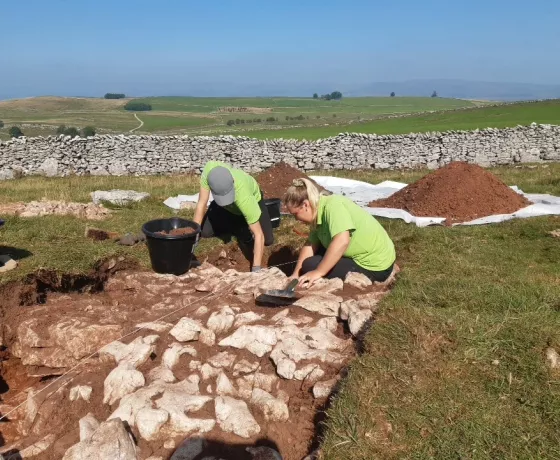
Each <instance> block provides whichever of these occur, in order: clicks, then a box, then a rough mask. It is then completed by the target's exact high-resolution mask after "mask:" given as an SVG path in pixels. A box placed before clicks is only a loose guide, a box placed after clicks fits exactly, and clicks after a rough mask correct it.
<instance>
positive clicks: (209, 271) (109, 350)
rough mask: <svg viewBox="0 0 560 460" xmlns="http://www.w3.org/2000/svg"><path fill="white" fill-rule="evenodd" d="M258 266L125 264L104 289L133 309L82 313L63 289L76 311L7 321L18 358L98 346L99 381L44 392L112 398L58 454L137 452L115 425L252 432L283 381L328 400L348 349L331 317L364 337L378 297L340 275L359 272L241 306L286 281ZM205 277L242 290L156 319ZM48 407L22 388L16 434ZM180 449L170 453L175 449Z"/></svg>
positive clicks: (284, 416) (33, 428)
mask: <svg viewBox="0 0 560 460" xmlns="http://www.w3.org/2000/svg"><path fill="white" fill-rule="evenodd" d="M263 272H264V273H262V272H259V273H251V274H247V273H237V272H235V271H231V270H228V271H227V272H222V271H221V270H218V269H216V268H215V267H213V266H211V265H209V264H206V263H204V264H203V265H202V266H201V267H199V268H197V269H193V270H190V271H189V273H188V274H187V275H184V276H182V277H172V276H167V275H163V276H162V275H156V274H145V273H134V274H124V273H123V274H119V275H117V276H115V277H114V278H112V279H111V280H110V281H109V282H108V283H107V289H106V293H108V295H111V293H112V292H119V290H123V291H125V292H127V301H129V302H130V306H131V307H132V308H131V310H127V308H128V307H127V305H124V304H119V303H116V304H114V308H113V309H112V310H111V314H110V315H109V314H107V306H106V305H104V304H102V303H96V301H95V299H90V300H89V301H88V304H87V306H86V307H87V309H88V315H89V316H82V313H80V312H82V311H83V310H84V308H83V307H81V306H80V305H79V304H76V302H75V301H74V300H73V299H72V298H68V300H67V302H68V304H69V305H72V306H73V308H75V311H76V317H75V318H74V317H73V318H64V319H61V320H59V321H53V322H52V324H50V325H49V326H48V327H47V328H46V329H45V328H41V327H40V325H41V324H42V323H44V322H45V318H50V317H51V316H49V315H52V314H53V313H52V307H51V306H46V307H38V308H37V310H36V311H35V312H34V315H33V317H32V318H26V317H22V319H21V320H20V322H19V323H18V324H16V325H7V326H6V327H7V328H8V329H9V332H10V333H12V334H13V335H14V336H15V338H16V339H15V342H14V345H17V346H15V351H16V352H17V353H18V354H19V355H20V356H21V357H22V361H23V360H25V362H33V363H36V365H38V366H51V367H65V366H70V365H73V364H74V363H76V362H77V361H78V360H79V359H80V358H81V357H84V356H88V354H91V353H92V352H93V351H94V350H95V349H99V353H98V354H97V355H96V356H95V357H94V358H93V360H92V361H93V363H92V365H93V366H94V368H95V363H98V364H99V365H103V366H105V367H104V368H105V369H107V370H106V371H105V372H106V373H105V374H104V377H105V380H104V382H103V388H98V387H95V386H93V387H92V386H91V385H89V384H88V385H85V384H79V385H74V386H72V387H70V388H67V389H65V388H64V387H63V386H61V387H60V388H59V389H58V390H56V391H55V392H54V394H53V395H51V396H49V401H51V402H52V404H55V405H56V404H60V401H64V400H66V401H68V400H70V401H82V404H83V401H86V402H87V401H95V400H96V399H95V396H96V395H97V394H98V393H96V392H97V391H99V394H101V392H103V393H102V395H103V404H104V405H106V406H108V407H109V406H112V407H110V408H109V409H110V410H109V412H108V413H110V415H109V416H108V418H107V420H106V421H102V420H99V421H97V420H96V419H95V417H93V415H92V414H88V415H87V416H85V417H83V418H82V419H81V420H80V422H79V424H78V425H79V430H80V442H79V443H78V444H76V445H74V446H72V447H70V448H69V449H68V450H67V452H66V454H65V457H64V458H66V459H67V460H73V459H77V458H94V457H88V455H93V452H94V451H100V452H104V450H103V449H108V448H109V446H112V447H111V448H112V449H113V450H114V452H116V453H117V454H118V455H121V452H122V457H118V458H123V459H128V458H137V457H136V455H138V453H137V450H136V444H135V443H134V442H132V444H130V437H129V434H128V433H126V431H125V432H124V433H125V434H126V435H125V434H123V429H121V428H122V427H123V426H124V425H123V424H126V425H127V426H129V427H130V428H131V429H132V430H133V431H134V432H135V433H137V436H139V437H140V438H142V439H143V440H145V441H146V442H159V443H164V442H166V441H167V442H168V444H169V445H171V444H170V443H171V441H173V440H177V439H178V438H180V437H182V438H185V437H188V436H203V435H204V433H208V432H210V431H213V430H221V431H224V432H227V433H232V434H234V435H236V436H239V437H241V438H244V439H249V438H253V437H255V436H257V435H258V434H259V433H261V430H262V429H263V427H261V426H260V425H259V421H260V423H262V420H265V421H266V422H268V423H287V422H289V420H290V410H291V408H290V404H289V403H290V391H289V388H291V387H290V386H289V385H290V384H295V385H297V386H298V387H301V388H307V389H308V391H309V392H310V393H312V395H313V397H315V398H326V397H328V396H329V395H330V393H331V391H332V388H333V387H334V386H335V385H336V383H337V382H338V380H339V378H340V372H341V370H342V369H343V367H344V366H345V365H346V364H347V363H348V361H349V360H350V359H351V358H352V356H353V353H354V344H353V341H352V339H351V338H349V337H348V336H345V335H344V334H343V332H342V331H343V326H342V324H341V325H339V321H347V323H348V327H349V330H350V332H351V333H352V334H353V335H355V336H357V335H359V334H361V333H362V332H363V328H364V326H365V325H366V324H368V322H369V321H370V320H371V318H372V316H373V312H374V310H375V309H376V308H377V304H378V302H379V300H380V299H381V297H382V296H383V295H385V294H384V293H377V292H368V288H370V287H371V286H365V284H367V283H365V282H363V280H360V277H357V278H355V277H351V278H350V281H349V280H348V279H347V280H346V284H352V283H354V282H355V281H356V279H358V281H359V283H361V285H364V286H363V289H364V290H363V293H361V294H357V295H356V294H355V295H353V298H350V299H349V298H347V297H344V296H343V295H342V291H340V289H341V288H343V286H344V284H343V281H342V280H340V279H339V280H329V281H326V282H324V283H320V284H321V289H320V290H311V291H309V292H304V294H303V295H302V296H301V298H299V299H298V300H297V301H295V302H294V304H293V305H292V306H289V307H287V308H286V307H282V308H279V309H278V311H275V309H268V308H259V309H257V310H256V311H251V310H248V309H247V306H246V303H245V300H241V299H243V296H245V295H246V294H247V293H250V294H251V296H254V295H256V291H255V289H254V284H253V286H251V283H257V284H258V283H263V284H262V286H261V287H263V286H265V285H266V288H267V289H268V288H269V287H270V285H269V284H267V283H273V282H277V283H278V286H279V287H282V286H284V285H285V278H286V276H285V275H284V274H283V273H281V272H280V273H279V272H278V271H276V270H274V269H269V270H263ZM209 276H210V277H212V278H214V279H216V280H218V282H220V283H221V282H224V279H229V280H235V281H234V283H235V289H236V290H238V291H239V293H235V292H229V293H228V294H227V295H226V296H221V295H220V296H218V298H219V299H220V300H223V302H224V303H222V304H220V303H216V302H213V303H208V306H196V307H195V306H193V308H192V310H185V311H182V312H181V313H180V315H182V317H180V316H179V315H176V316H174V317H170V318H167V321H154V320H153V318H154V317H158V316H162V315H161V313H159V311H168V310H169V311H173V310H175V309H176V308H177V307H176V305H177V300H176V299H182V300H181V301H183V302H185V301H184V298H189V299H190V296H191V295H192V292H193V290H194V289H196V285H197V284H200V283H201V282H203V280H204V279H205V278H206V279H207V277H209ZM228 282H231V281H228ZM352 286H354V287H355V284H352ZM238 288H239V289H238ZM259 289H260V288H259ZM170 292H174V293H175V294H173V295H172V294H170ZM173 296H176V297H173ZM137 298H142V299H143V300H145V299H149V302H152V305H153V306H154V307H152V308H148V309H147V310H142V309H137V308H136V307H135V305H136V304H137V302H136V300H135V299H137ZM174 299H175V300H174ZM215 300H217V301H220V300H218V299H215ZM208 301H209V300H208ZM155 306H158V308H157V309H156V308H155ZM167 309H168V310H167ZM305 313H306V314H305ZM195 318H196V319H195ZM168 321H169V322H168ZM121 322H122V324H123V325H124V324H126V323H127V322H128V323H129V324H130V325H132V326H135V327H136V328H138V329H140V330H139V331H136V332H135V334H136V335H135V336H134V338H131V339H128V340H126V341H124V339H123V340H122V341H121V340H118V338H119V337H122V336H123V335H124V333H125V332H127V331H128V330H129V329H128V328H125V327H123V326H120V324H121ZM110 340H113V341H110ZM90 341H91V342H90ZM107 342H109V343H108V344H107V345H105V346H102V345H103V344H106V343H107ZM43 350H44V351H43ZM53 365H56V366H53ZM290 380H293V381H294V382H293V383H291V382H289V381H290ZM201 388H202V390H201ZM45 404H46V402H45V400H44V399H43V398H42V397H39V396H37V397H36V396H35V393H33V392H31V393H30V394H29V395H28V403H27V409H26V413H25V417H23V419H22V420H21V427H22V433H27V434H29V435H31V434H33V435H43V434H45V433H44V432H43V431H42V430H44V429H45V427H46V426H48V419H49V415H50V414H51V412H52V410H51V409H50V406H48V405H47V406H46V405H45ZM73 404H78V403H77V402H75V403H73ZM90 407H93V406H90ZM255 416H257V418H255ZM257 419H258V420H259V421H257ZM107 426H110V427H111V433H108V430H107ZM102 444H103V445H102ZM116 444H118V446H117V447H115V445H116ZM119 449H120V450H119ZM180 449H182V448H180ZM180 449H178V450H180ZM183 450H184V449H183ZM195 450H196V449H195ZM117 454H115V455H117ZM80 455H82V457H80ZM158 455H159V453H158ZM178 455H179V454H177V455H176V456H175V457H174V458H182V457H180V456H178ZM154 457H157V455H154ZM111 458H113V457H111ZM115 458H117V457H115Z"/></svg>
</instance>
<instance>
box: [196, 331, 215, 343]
mask: <svg viewBox="0 0 560 460" xmlns="http://www.w3.org/2000/svg"><path fill="white" fill-rule="evenodd" d="M198 341H199V342H200V343H202V344H203V345H206V346H207V347H213V346H214V345H215V344H216V334H214V331H211V330H210V329H206V328H205V327H203V328H202V330H201V331H200V335H199V336H198Z"/></svg>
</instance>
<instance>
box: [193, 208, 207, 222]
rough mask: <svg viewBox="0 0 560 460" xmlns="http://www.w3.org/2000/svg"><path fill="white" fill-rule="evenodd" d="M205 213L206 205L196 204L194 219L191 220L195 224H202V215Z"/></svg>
mask: <svg viewBox="0 0 560 460" xmlns="http://www.w3.org/2000/svg"><path fill="white" fill-rule="evenodd" d="M205 212H206V205H205V204H202V205H201V204H200V203H197V205H196V208H195V210H194V217H193V220H194V221H195V222H196V223H197V224H199V225H200V224H202V219H203V218H204V213H205Z"/></svg>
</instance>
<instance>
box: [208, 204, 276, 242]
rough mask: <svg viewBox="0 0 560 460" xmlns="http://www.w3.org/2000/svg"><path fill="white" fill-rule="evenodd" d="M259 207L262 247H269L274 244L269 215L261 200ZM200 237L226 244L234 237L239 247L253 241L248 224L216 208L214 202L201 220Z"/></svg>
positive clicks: (238, 217) (218, 207) (225, 210)
mask: <svg viewBox="0 0 560 460" xmlns="http://www.w3.org/2000/svg"><path fill="white" fill-rule="evenodd" d="M259 207H260V208H261V217H260V219H259V223H260V224H261V228H262V231H263V233H264V245H265V246H270V245H271V244H272V243H274V234H273V233H272V223H271V222H270V215H269V214H268V208H267V207H266V206H265V204H264V201H263V200H261V201H259ZM200 236H201V237H202V238H211V237H213V236H215V237H217V238H220V239H221V240H222V241H224V242H228V241H229V240H231V237H232V236H235V238H236V239H237V242H238V243H239V245H240V246H241V245H246V246H250V245H252V244H253V241H254V239H253V233H252V232H251V230H250V229H249V224H248V223H247V221H246V220H245V218H244V217H243V216H239V215H237V214H233V213H231V212H229V211H228V210H227V209H225V208H222V207H221V206H218V205H217V204H216V203H215V202H214V201H212V202H211V203H210V206H208V211H206V215H205V216H204V219H203V220H202V232H201V234H200Z"/></svg>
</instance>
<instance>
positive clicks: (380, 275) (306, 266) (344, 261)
mask: <svg viewBox="0 0 560 460" xmlns="http://www.w3.org/2000/svg"><path fill="white" fill-rule="evenodd" d="M326 252H327V250H326V249H325V248H324V247H322V248H321V249H320V250H319V253H318V254H315V255H314V256H311V257H308V258H307V259H305V260H304V261H303V264H302V266H301V271H300V275H304V274H305V273H307V272H310V271H313V270H315V269H316V268H317V267H318V266H319V264H320V263H321V260H323V257H324V256H325V253H326ZM393 265H394V264H391V266H390V267H389V268H387V269H386V270H383V271H380V272H374V271H371V270H366V269H365V268H362V267H360V266H359V265H358V264H357V263H356V262H354V260H353V259H350V258H349V257H341V258H340V260H339V261H338V262H337V263H336V265H335V266H334V267H333V268H332V269H331V271H330V272H329V273H328V274H327V278H341V279H344V278H346V275H347V274H348V273H350V272H357V273H363V274H364V275H366V276H367V277H368V278H369V279H370V280H371V281H378V282H380V283H382V282H383V281H385V280H387V278H389V276H390V275H391V273H392V272H393Z"/></svg>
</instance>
